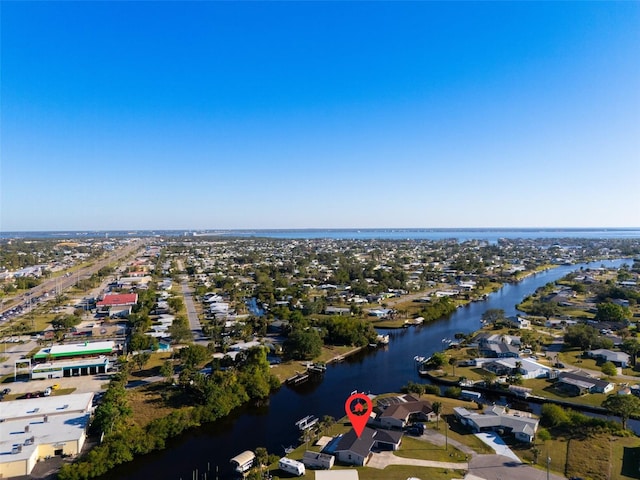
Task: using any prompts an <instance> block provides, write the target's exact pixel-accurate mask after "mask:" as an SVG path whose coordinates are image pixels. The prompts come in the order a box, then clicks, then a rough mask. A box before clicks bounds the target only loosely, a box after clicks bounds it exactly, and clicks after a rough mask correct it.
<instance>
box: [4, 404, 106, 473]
mask: <svg viewBox="0 0 640 480" xmlns="http://www.w3.org/2000/svg"><path fill="white" fill-rule="evenodd" d="M92 399H93V393H82V394H75V395H61V396H50V397H41V398H34V399H28V400H14V401H10V402H2V403H1V404H0V425H1V427H0V478H9V477H17V476H22V475H29V474H30V473H31V471H32V470H33V467H34V466H35V465H36V463H37V462H38V461H39V460H41V459H44V458H47V457H51V456H56V455H65V456H66V455H77V454H78V453H80V451H81V450H82V447H83V445H84V442H85V440H86V430H87V427H88V425H89V419H90V416H91V401H92Z"/></svg>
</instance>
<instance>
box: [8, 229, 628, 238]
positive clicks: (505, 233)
mask: <svg viewBox="0 0 640 480" xmlns="http://www.w3.org/2000/svg"><path fill="white" fill-rule="evenodd" d="M136 237H186V238H193V237H195V238H198V237H224V238H233V237H240V238H247V237H256V238H277V239H324V238H327V239H336V240H337V239H344V240H357V239H379V240H450V239H456V240H459V241H466V240H486V241H497V240H498V239H502V238H507V239H530V240H533V239H561V238H582V239H624V238H640V227H615V228H604V227H601V228H596V227H585V228H578V227H567V228H535V227H518V228H505V227H488V228H477V227H472V228H418V227H416V228H297V229H296V228H293V229H277V228H274V229H180V230H176V229H169V230H40V231H4V232H0V239H31V238H37V239H71V238H103V239H116V238H118V239H120V238H136Z"/></svg>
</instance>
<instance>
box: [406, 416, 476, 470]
mask: <svg viewBox="0 0 640 480" xmlns="http://www.w3.org/2000/svg"><path fill="white" fill-rule="evenodd" d="M441 428H442V424H441ZM474 438H475V437H474ZM395 454H396V455H397V456H398V457H405V458H419V459H421V460H433V461H436V462H464V461H465V455H464V453H463V452H461V451H460V450H458V449H457V448H455V447H453V446H451V445H449V448H447V450H445V449H444V447H442V446H440V445H434V444H433V443H431V442H425V441H423V440H418V439H416V438H413V437H409V436H407V435H405V436H404V437H403V438H402V444H401V445H400V449H399V450H398V451H397V452H395Z"/></svg>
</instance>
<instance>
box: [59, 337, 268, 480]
mask: <svg viewBox="0 0 640 480" xmlns="http://www.w3.org/2000/svg"><path fill="white" fill-rule="evenodd" d="M124 379H126V374H120V375H118V376H117V377H116V378H115V379H114V380H113V381H112V383H111V385H110V387H109V389H108V390H107V393H106V394H105V398H104V401H103V403H102V404H101V405H100V407H98V409H97V411H96V419H95V420H94V425H95V426H96V427H98V428H99V429H100V430H101V431H103V432H105V437H104V441H103V442H102V444H101V445H99V446H97V447H94V448H93V449H92V450H91V451H90V452H89V453H88V454H87V455H86V456H84V457H83V458H81V459H80V460H79V461H78V462H76V463H74V464H65V465H63V467H62V468H61V470H60V472H59V474H58V478H59V479H60V480H80V479H88V478H94V477H97V476H100V475H103V474H104V473H106V472H107V471H108V470H109V469H111V468H113V467H114V466H116V465H118V464H120V463H123V462H127V461H130V460H132V459H133V456H134V455H137V454H144V453H148V452H150V451H152V450H156V449H161V448H164V446H165V444H166V441H167V440H168V439H169V438H171V437H174V436H176V435H179V434H180V433H182V432H183V431H185V430H186V429H188V428H191V427H194V426H198V425H201V424H202V423H205V422H212V421H215V420H218V419H220V418H223V417H225V416H226V415H228V414H229V413H230V412H231V410H233V409H234V408H236V407H239V406H240V405H242V404H243V403H244V402H247V401H249V400H259V399H263V398H266V397H267V396H268V395H269V392H270V391H271V389H273V388H277V386H278V385H279V382H278V380H277V379H276V378H275V377H273V376H272V375H271V373H270V371H269V363H268V362H267V359H266V349H265V348H263V347H256V348H255V349H251V350H249V351H248V352H247V355H246V356H245V360H244V362H243V364H242V365H240V366H238V367H237V369H234V370H228V371H225V372H221V371H217V372H214V374H213V375H211V376H205V375H194V376H193V382H189V383H187V384H186V385H184V387H183V388H184V391H185V393H186V394H187V395H188V396H189V398H191V399H192V400H193V401H194V405H192V406H191V407H189V408H183V409H180V410H174V411H173V412H171V413H170V414H169V415H166V416H163V417H161V418H158V419H156V420H153V421H152V422H150V423H149V424H148V425H146V426H144V427H141V426H138V425H136V424H134V423H132V422H131V420H130V412H131V410H130V408H129V406H128V402H127V398H126V394H127V393H126V390H125V389H124V381H125V380H124Z"/></svg>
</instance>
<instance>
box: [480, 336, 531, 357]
mask: <svg viewBox="0 0 640 480" xmlns="http://www.w3.org/2000/svg"><path fill="white" fill-rule="evenodd" d="M475 342H477V345H478V352H479V354H480V355H481V356H483V357H491V358H506V357H519V356H520V350H519V347H520V337H515V336H512V335H498V334H489V333H482V334H480V335H478V336H477V337H476V338H475Z"/></svg>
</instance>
